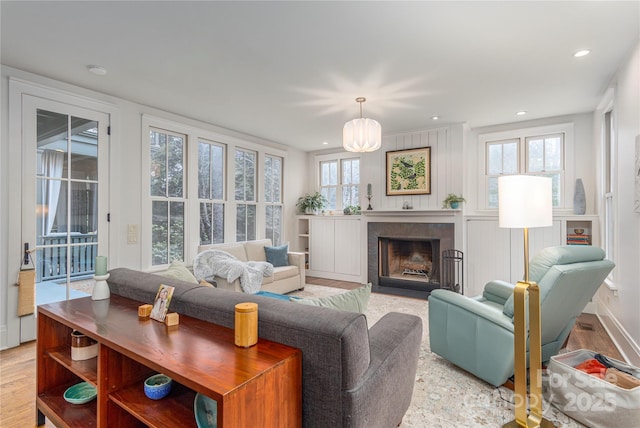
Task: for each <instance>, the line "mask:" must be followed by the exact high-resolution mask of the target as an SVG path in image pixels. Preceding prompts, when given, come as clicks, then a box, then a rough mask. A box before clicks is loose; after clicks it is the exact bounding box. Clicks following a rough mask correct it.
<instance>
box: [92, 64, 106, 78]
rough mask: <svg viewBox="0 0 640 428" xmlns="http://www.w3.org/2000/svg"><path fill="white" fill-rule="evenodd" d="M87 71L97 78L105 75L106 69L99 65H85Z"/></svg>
mask: <svg viewBox="0 0 640 428" xmlns="http://www.w3.org/2000/svg"><path fill="white" fill-rule="evenodd" d="M87 70H89V72H91V73H93V74H95V75H98V76H104V75H105V74H107V69H106V68H104V67H101V66H99V65H87Z"/></svg>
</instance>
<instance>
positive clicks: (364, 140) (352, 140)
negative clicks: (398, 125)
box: [342, 118, 382, 152]
mask: <svg viewBox="0 0 640 428" xmlns="http://www.w3.org/2000/svg"><path fill="white" fill-rule="evenodd" d="M381 145H382V126H380V124H379V123H378V122H377V121H376V120H373V119H366V118H359V119H353V120H350V121H349V122H347V123H345V125H344V128H343V130H342V146H343V147H344V149H345V150H346V151H348V152H373V151H376V150H378V149H379V148H380V146H381Z"/></svg>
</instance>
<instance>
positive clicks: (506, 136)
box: [477, 123, 576, 214]
mask: <svg viewBox="0 0 640 428" xmlns="http://www.w3.org/2000/svg"><path fill="white" fill-rule="evenodd" d="M553 134H564V157H563V163H564V175H561V177H560V195H561V201H560V205H559V206H557V207H554V212H556V213H558V214H560V213H567V214H568V213H572V212H573V205H572V204H573V200H572V198H570V197H568V194H567V189H571V188H572V187H571V183H574V182H575V179H576V172H575V166H574V163H575V162H573V161H568V160H575V130H574V124H573V123H558V124H552V125H543V126H536V127H527V128H519V129H512V130H506V131H498V132H490V133H485V134H479V135H478V147H479V151H482V153H479V154H480V156H478V164H477V165H478V174H479V175H480V179H479V180H478V184H477V186H478V187H477V193H478V202H477V203H478V210H479V211H486V212H491V213H495V212H497V210H498V209H497V207H495V208H494V207H489V199H488V196H489V195H488V185H489V182H488V175H487V174H486V171H487V164H488V159H487V150H486V146H487V143H490V142H499V141H506V140H518V141H519V142H520V143H519V144H522V145H524V144H526V142H525V141H526V140H525V138H527V137H535V136H543V135H553ZM518 156H519V159H518V161H519V162H520V167H521V169H520V172H519V173H521V174H524V172H522V171H523V170H522V167H523V166H524V167H526V150H521V149H520V150H519V154H518ZM535 175H538V174H535Z"/></svg>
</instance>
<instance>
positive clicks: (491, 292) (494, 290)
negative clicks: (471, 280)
mask: <svg viewBox="0 0 640 428" xmlns="http://www.w3.org/2000/svg"><path fill="white" fill-rule="evenodd" d="M514 288H515V286H514V285H513V284H511V283H509V282H506V281H500V280H494V281H489V282H487V284H486V285H485V286H484V291H483V292H482V297H484V298H485V299H487V300H490V301H492V302H495V303H498V304H500V305H502V306H504V304H505V302H506V301H507V299H509V297H511V296H512V295H513V289H514Z"/></svg>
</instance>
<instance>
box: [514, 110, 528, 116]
mask: <svg viewBox="0 0 640 428" xmlns="http://www.w3.org/2000/svg"><path fill="white" fill-rule="evenodd" d="M516 114H517V115H518V116H524V115H525V114H527V112H526V111H524V110H520V111H519V112H516Z"/></svg>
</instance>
